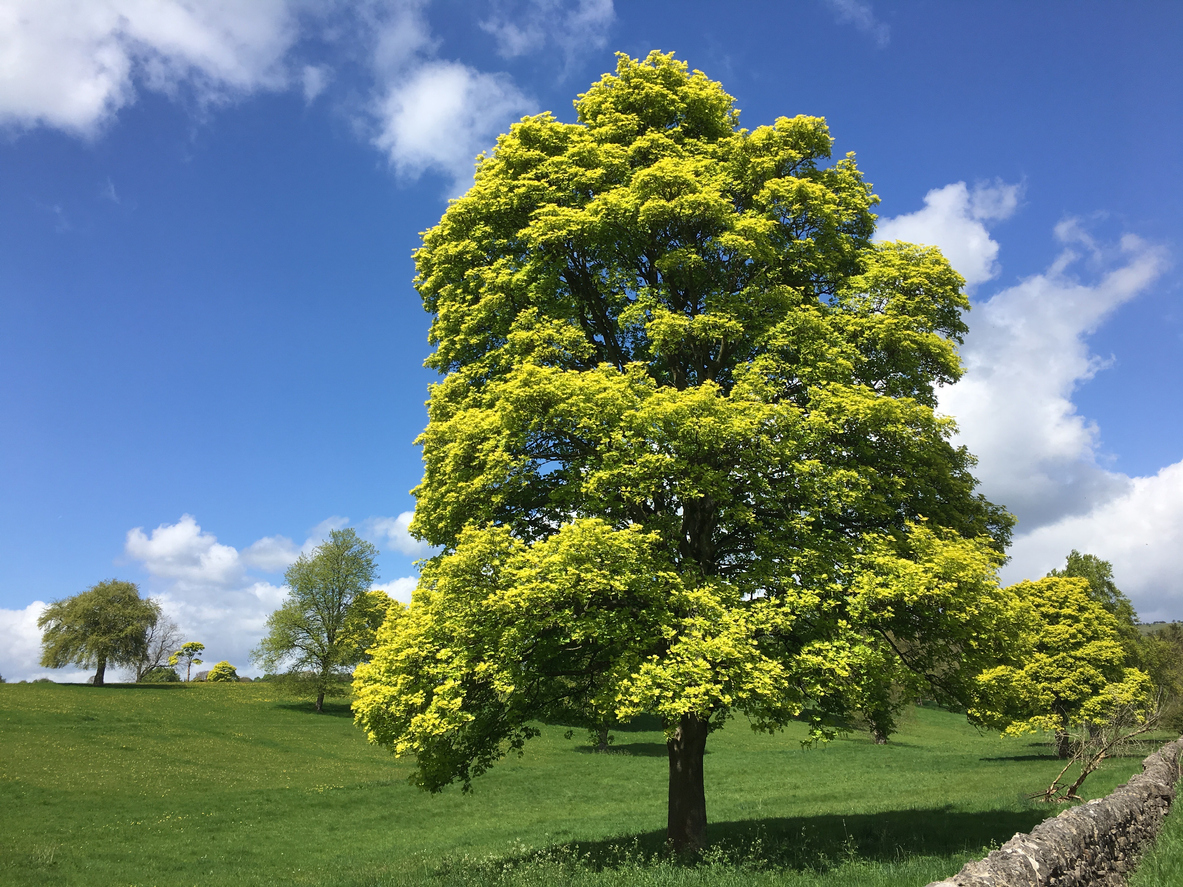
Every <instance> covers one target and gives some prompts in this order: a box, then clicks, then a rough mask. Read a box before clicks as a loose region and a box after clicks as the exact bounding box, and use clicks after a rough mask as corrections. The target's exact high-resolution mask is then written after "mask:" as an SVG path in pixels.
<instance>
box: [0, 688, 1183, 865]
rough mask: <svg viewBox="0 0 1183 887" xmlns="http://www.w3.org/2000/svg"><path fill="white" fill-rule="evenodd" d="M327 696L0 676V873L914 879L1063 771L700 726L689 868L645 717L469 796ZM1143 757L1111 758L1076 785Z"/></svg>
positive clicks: (1024, 746)
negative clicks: (702, 834)
mask: <svg viewBox="0 0 1183 887" xmlns="http://www.w3.org/2000/svg"><path fill="white" fill-rule="evenodd" d="M326 706H327V707H328V713H326V714H324V715H317V714H315V713H313V712H312V711H311V703H310V702H307V701H304V700H296V699H291V698H287V697H285V696H284V695H282V693H281V691H279V690H277V689H276V688H275V687H273V686H269V685H267V684H221V685H202V684H193V685H171V686H170V685H155V686H147V685H138V686H135V685H129V686H118V685H116V686H108V687H104V688H94V687H87V686H79V685H57V684H18V685H13V684H4V685H0V883H2V884H5V885H42V884H44V885H74V884H77V885H88V887H95V885H100V887H101V885H161V887H164V885H168V887H186V885H201V887H217V885H223V884H225V885H230V884H234V885H270V884H307V885H359V887H360V885H404V884H405V885H411V884H433V885H441V887H443V885H453V884H455V885H461V884H464V885H467V884H472V885H476V884H486V883H499V884H506V885H530V884H538V885H542V884H553V883H565V884H569V885H584V884H586V885H593V884H594V885H622V887H624V885H654V887H659V885H660V887H665V885H703V887H707V885H711V887H730V885H733V884H734V885H738V884H741V883H742V884H745V885H764V884H767V885H771V884H778V885H781V884H783V885H791V887H805V885H811V887H812V885H817V887H822V885H856V887H858V885H865V887H886V885H909V887H912V885H924V884H926V883H927V882H928V881H930V880H933V879H937V878H942V877H946V876H948V875H950V874H952V873H953V872H955V871H956V870H957V869H958V868H959V867H960V866H961V865H962V864H963V863H964V862H965V861H966V860H967V859H970V858H973V857H976V856H978V855H981V853H982V852H983V849H984V848H990V847H993V846H997V845H998V844H999V843H1001V842H1003V841H1005V840H1006V839H1008V838H1009V837H1010V836H1011V835H1013V834H1014V833H1015V832H1018V831H1027V830H1029V829H1031V828H1032V827H1033V826H1034V825H1035V824H1036V823H1037V822H1039V821H1040V820H1041V819H1042V818H1044V817H1046V816H1048V815H1051V814H1053V813H1055V812H1057V810H1058V808H1054V807H1047V806H1036V805H1033V804H1031V803H1029V802H1028V801H1026V800H1025V795H1026V793H1029V792H1034V791H1036V790H1038V789H1040V788H1043V787H1044V786H1045V785H1046V784H1047V783H1048V782H1050V781H1051V779H1052V777H1053V776H1054V775H1055V773H1056V772H1057V770H1058V769H1059V766H1058V764H1057V762H1056V761H1055V760H1054V759H1053V758H1051V757H1050V756H1049V749H1048V748H1047V746H1045V745H1043V744H1040V743H1034V742H1031V741H1028V740H1013V739H1011V740H1002V739H999V738H997V737H996V736H993V735H981V734H979V733H977V732H976V731H975V730H973V729H972V728H970V727H969V726H968V725H967V724H966V723H965V718H964V717H963V716H957V715H954V714H950V713H948V712H944V711H940V710H936V709H927V708H924V709H917V710H915V711H914V712H913V713H911V714H910V715H909V716H907V717H906V718H905V720H904V723H903V726H902V730H901V732H900V734H899V735H898V736H896V737H893V739H892V742H891V743H890V744H888V745H886V746H875V745H874V744H872V743H871V742H869V741H868V740H866V739H864V738H863V737H861V736H850V737H847V738H845V739H840V740H838V741H835V742H833V743H830V744H829V745H827V746H824V747H821V748H815V749H812V750H803V749H802V747H801V744H800V739H801V738H802V737H803V736H804V728H803V727H798V726H796V725H794V726H793V727H791V728H790V729H789V730H787V731H785V732H784V733H783V734H779V735H777V736H765V735H758V734H755V733H753V732H752V731H751V730H749V729H748V728H747V726H746V724H745V723H744V722H742V721H737V722H733V723H731V724H729V725H728V726H727V728H726V729H724V730H723V731H721V732H719V733H716V734H714V735H713V736H712V737H711V739H710V742H709V743H708V754H707V759H706V768H707V811H708V815H709V817H710V822H711V825H710V838H711V840H712V846H711V849H710V851H709V852H708V853H707V854H706V857H705V859H704V860H703V861H702V862H701V863H699V864H698V865H696V866H685V865H681V864H678V863H676V862H674V861H670V860H666V859H664V858H663V857H662V856H661V852H660V851H661V844H662V840H663V838H664V823H665V792H666V760H665V746H664V741H663V738H662V735H661V733H660V731H652V730H648V731H647V730H640V729H638V730H626V731H617V734H616V735H617V742H616V747H615V751H614V752H612V753H610V754H607V755H597V754H592V753H590V750H589V748H588V747H587V745H586V740H585V739H584V738H583V737H582V735H581V734H579V733H577V734H576V737H575V739H573V740H568V739H565V738H564V735H563V734H564V732H565V728H563V727H560V726H555V727H551V726H548V727H544V728H543V734H542V736H541V738H539V739H537V740H535V741H534V742H532V743H530V744H528V745H527V748H526V754H525V756H524V757H523V758H520V759H519V758H517V757H514V758H510V759H508V760H506V761H504V762H502V763H501V764H500V765H498V767H496V768H495V769H494V770H493V771H492V772H491V773H490V774H489V775H487V776H485V777H482V778H481V779H479V780H478V781H477V783H476V785H475V790H474V791H473V793H471V794H469V795H464V794H462V793H461V792H460V791H458V790H448V791H445V792H443V793H442V794H440V795H435V796H431V795H426V794H423V793H421V792H419V791H418V790H417V789H414V788H412V787H411V786H409V785H408V784H407V783H406V777H407V774H408V773H409V767H408V765H407V764H406V763H403V762H398V761H395V760H393V759H392V758H391V757H390V756H389V754H388V753H386V752H385V751H384V750H382V749H379V748H376V747H373V746H370V745H368V744H367V743H366V741H365V739H364V737H363V736H362V735H361V733H360V731H358V730H357V729H356V728H354V727H353V724H352V721H351V719H350V717H349V712H348V709H347V707H346V705H344V704H343V703H336V704H333V703H326ZM1138 769H1139V759H1137V758H1123V759H1119V760H1116V761H1113V762H1110V763H1109V764H1108V766H1107V768H1106V769H1104V770H1103V771H1102V772H1099V773H1097V774H1094V775H1093V776H1092V777H1091V778H1090V780H1089V782H1088V783H1086V785H1085V788H1086V790H1087V792H1088V796H1089V797H1096V796H1100V795H1103V794H1107V793H1108V792H1110V791H1111V790H1112V789H1113V788H1114V787H1115V786H1116V785H1117V784H1118V783H1119V782H1122V781H1124V780H1125V779H1126V778H1127V777H1128V776H1129V775H1130V774H1131V773H1133V772H1136V771H1138ZM1177 818H1178V817H1176V819H1177ZM1176 825H1178V823H1176ZM1176 831H1177V832H1178V831H1183V829H1178V828H1177V829H1176ZM1180 840H1183V835H1181V836H1180ZM1159 883H1169V882H1159Z"/></svg>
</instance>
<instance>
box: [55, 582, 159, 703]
mask: <svg viewBox="0 0 1183 887" xmlns="http://www.w3.org/2000/svg"><path fill="white" fill-rule="evenodd" d="M159 618H160V605H159V604H157V603H156V602H155V601H153V600H151V599H148V600H144V599H143V598H141V597H140V589H139V587H138V586H137V585H136V584H135V583H134V582H123V581H120V580H118V579H108V580H106V581H104V582H99V583H98V584H96V585H92V586H91V587H90V588H88V589H87V590H86V591H84V592H82V593H81V594H76V595H74V596H73V597H68V598H64V599H62V600H59V601H54V602H53V603H51V604H50V605H49V606H48V607H46V608H45V612H44V613H42V614H41V616H40V617H39V618H38V619H37V627H38V628H40V629H42V636H41V664H42V665H44V666H47V667H49V668H64V667H65V666H67V665H70V664H74V665H78V666H80V667H82V668H90V667H91V666H94V667H95V676H94V683H95V686H96V687H101V686H102V685H103V677H104V675H105V673H106V670H107V666H108V665H117V666H129V667H134V666H135V664H136V663H137V662H140V661H141V660H142V659H143V658H144V657H146V656H147V654H148V631H149V629H151V628H152V627H153V626H154V625H156V622H157V620H158V619H159Z"/></svg>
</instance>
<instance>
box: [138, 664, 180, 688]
mask: <svg viewBox="0 0 1183 887" xmlns="http://www.w3.org/2000/svg"><path fill="white" fill-rule="evenodd" d="M180 680H181V676H180V675H179V674H177V670H176V669H175V668H169V667H168V666H166V665H158V666H156V668H153V669H150V670H148V671H146V672H144V673H143V674H142V675H140V679H139V682H140V683H142V684H175V683H179V682H180Z"/></svg>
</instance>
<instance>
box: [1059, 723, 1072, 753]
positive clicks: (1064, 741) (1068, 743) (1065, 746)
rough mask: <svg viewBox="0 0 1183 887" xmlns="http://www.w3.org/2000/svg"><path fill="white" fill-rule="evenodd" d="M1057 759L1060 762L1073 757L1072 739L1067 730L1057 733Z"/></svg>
mask: <svg viewBox="0 0 1183 887" xmlns="http://www.w3.org/2000/svg"><path fill="white" fill-rule="evenodd" d="M1056 757H1057V758H1059V759H1060V760H1067V759H1068V758H1070V757H1072V737H1071V736H1070V735H1069V734H1068V731H1067V730H1057V731H1056Z"/></svg>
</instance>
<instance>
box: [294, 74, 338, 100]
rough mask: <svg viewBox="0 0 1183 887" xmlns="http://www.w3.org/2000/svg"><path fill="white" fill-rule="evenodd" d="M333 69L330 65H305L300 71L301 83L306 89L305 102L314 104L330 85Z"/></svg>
mask: <svg viewBox="0 0 1183 887" xmlns="http://www.w3.org/2000/svg"><path fill="white" fill-rule="evenodd" d="M332 77H333V69H332V68H330V67H329V66H328V65H305V66H304V70H303V71H302V72H301V73H300V85H301V86H302V87H303V89H304V102H305V103H306V104H309V105H310V104H312V103H313V102H314V101H316V97H317V96H319V95H320V94H321V93H322V92H324V91H325V89H326V88H327V87H328V85H329V81H330V80H331V79H332Z"/></svg>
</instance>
